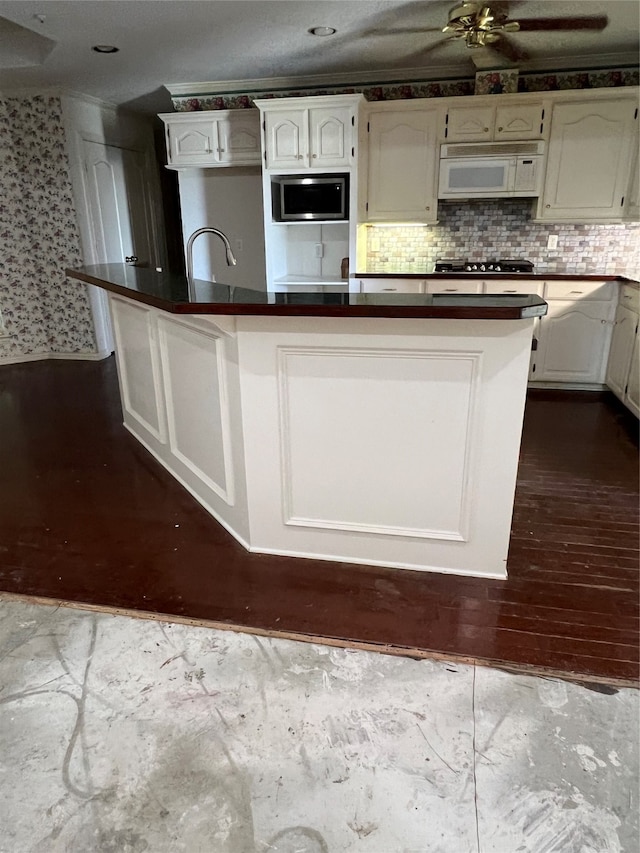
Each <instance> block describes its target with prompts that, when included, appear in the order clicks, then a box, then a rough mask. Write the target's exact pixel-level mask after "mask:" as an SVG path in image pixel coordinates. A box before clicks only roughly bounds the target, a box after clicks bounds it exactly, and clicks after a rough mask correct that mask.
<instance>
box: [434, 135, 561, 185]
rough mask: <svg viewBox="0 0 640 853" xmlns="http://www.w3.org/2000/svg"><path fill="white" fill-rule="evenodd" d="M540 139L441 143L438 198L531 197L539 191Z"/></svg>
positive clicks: (540, 183)
mask: <svg viewBox="0 0 640 853" xmlns="http://www.w3.org/2000/svg"><path fill="white" fill-rule="evenodd" d="M544 146H545V143H544V142H543V141H542V140H538V141H527V142H462V143H446V144H444V145H442V146H441V147H440V176H439V182H438V198H441V199H456V198H457V199H465V198H533V197H535V196H538V195H540V191H541V186H542V174H543V159H544Z"/></svg>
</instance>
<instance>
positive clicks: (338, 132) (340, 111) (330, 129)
mask: <svg viewBox="0 0 640 853" xmlns="http://www.w3.org/2000/svg"><path fill="white" fill-rule="evenodd" d="M350 130H351V109H350V108H349V107H333V108H331V107H321V108H316V109H311V110H309V137H310V148H311V162H310V163H309V165H310V166H311V167H313V168H316V167H324V166H326V167H329V166H348V165H349V164H350V163H351V133H350Z"/></svg>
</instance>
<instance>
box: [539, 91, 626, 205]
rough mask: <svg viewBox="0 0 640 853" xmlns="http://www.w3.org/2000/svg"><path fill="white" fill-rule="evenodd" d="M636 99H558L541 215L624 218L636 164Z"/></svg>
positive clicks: (554, 114) (552, 128) (554, 111)
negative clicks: (576, 101)
mask: <svg viewBox="0 0 640 853" xmlns="http://www.w3.org/2000/svg"><path fill="white" fill-rule="evenodd" d="M634 110H635V105H634V103H633V102H632V101H620V100H618V101H597V102H593V101H592V102H589V103H579V104H557V105H556V106H555V108H554V110H553V116H552V123H551V136H550V139H549V152H548V158H547V175H546V180H545V187H544V193H543V198H542V205H541V209H540V214H541V217H542V218H544V219H552V220H560V221H561V220H563V219H564V220H572V219H574V220H575V219H576V218H577V219H587V220H588V219H593V220H604V221H606V220H607V219H619V218H621V217H622V214H623V201H624V196H625V193H626V192H627V182H628V176H629V169H630V155H631V130H632V127H633V123H634Z"/></svg>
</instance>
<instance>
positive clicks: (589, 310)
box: [531, 279, 616, 387]
mask: <svg viewBox="0 0 640 853" xmlns="http://www.w3.org/2000/svg"><path fill="white" fill-rule="evenodd" d="M615 294H616V285H615V284H613V283H611V282H600V281H590V280H584V281H580V280H576V279H566V280H560V281H548V282H545V285H544V298H545V299H546V300H547V303H548V305H549V309H548V312H547V314H546V316H544V317H542V318H541V319H540V325H539V330H538V331H539V336H538V348H537V352H536V355H535V359H534V366H533V368H532V375H531V380H532V381H533V382H544V383H563V384H567V383H568V384H571V385H578V386H581V387H585V386H586V387H589V386H595V385H602V384H603V383H604V378H605V371H606V365H607V356H608V353H609V346H610V342H611V332H612V328H613V315H614V312H615Z"/></svg>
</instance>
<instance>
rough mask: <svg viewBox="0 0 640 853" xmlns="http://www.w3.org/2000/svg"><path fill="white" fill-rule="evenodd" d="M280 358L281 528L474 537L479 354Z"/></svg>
mask: <svg viewBox="0 0 640 853" xmlns="http://www.w3.org/2000/svg"><path fill="white" fill-rule="evenodd" d="M278 356H279V358H278V378H279V388H280V400H279V415H280V435H281V458H282V461H283V499H284V505H283V517H284V522H285V524H297V525H301V526H306V527H320V528H325V529H329V528H333V529H336V530H353V531H359V532H362V533H383V534H387V535H395V536H419V537H423V538H431V539H457V540H461V541H464V540H466V539H467V538H468V518H469V510H470V507H469V488H468V487H469V480H470V473H469V460H470V457H471V448H472V438H473V435H474V431H475V427H476V424H474V421H473V399H474V395H475V392H476V384H477V377H478V362H479V359H480V355H479V353H477V352H475V353H473V352H456V351H447V352H437V351H430V350H416V351H411V352H409V351H406V350H393V349H386V348H380V349H366V348H365V349H361V348H355V347H353V348H351V347H345V348H341V349H333V348H320V347H310V348H293V349H289V348H280V349H279V352H278ZM356 400H357V405H354V401H356ZM399 484H400V488H401V490H402V500H399V495H398V487H399Z"/></svg>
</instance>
